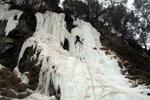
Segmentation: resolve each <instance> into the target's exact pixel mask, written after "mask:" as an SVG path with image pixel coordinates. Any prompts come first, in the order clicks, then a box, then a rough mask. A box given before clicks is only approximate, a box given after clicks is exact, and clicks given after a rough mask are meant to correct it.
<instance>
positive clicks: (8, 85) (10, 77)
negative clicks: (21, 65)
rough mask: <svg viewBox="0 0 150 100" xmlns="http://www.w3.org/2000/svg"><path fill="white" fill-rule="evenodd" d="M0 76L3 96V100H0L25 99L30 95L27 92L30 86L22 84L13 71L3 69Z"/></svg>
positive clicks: (0, 87)
mask: <svg viewBox="0 0 150 100" xmlns="http://www.w3.org/2000/svg"><path fill="white" fill-rule="evenodd" d="M0 74H1V75H0V95H1V96H3V97H2V98H3V99H2V98H0V99H2V100H5V99H6V100H7V98H9V97H10V98H12V97H13V98H24V97H26V96H28V95H29V94H30V93H29V92H27V91H26V89H27V86H28V85H27V84H24V83H22V82H21V79H20V78H19V77H18V76H17V75H16V74H14V73H13V72H12V71H11V70H9V69H7V68H2V69H1V70H0ZM5 97H7V98H5Z"/></svg>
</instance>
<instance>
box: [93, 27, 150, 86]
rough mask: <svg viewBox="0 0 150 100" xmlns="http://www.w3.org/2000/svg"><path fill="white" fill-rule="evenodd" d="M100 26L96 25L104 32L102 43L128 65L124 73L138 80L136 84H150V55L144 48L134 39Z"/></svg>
mask: <svg viewBox="0 0 150 100" xmlns="http://www.w3.org/2000/svg"><path fill="white" fill-rule="evenodd" d="M99 26H100V25H99V24H98V26H97V25H95V27H96V29H97V30H98V31H99V32H100V33H102V34H101V35H102V36H101V43H102V45H104V46H105V47H106V48H107V49H109V50H112V51H114V52H115V53H116V54H117V56H118V57H119V58H120V59H121V60H122V61H121V64H122V65H124V66H125V67H126V70H122V73H123V74H126V75H127V77H128V76H129V77H128V78H130V79H132V80H134V81H136V82H137V83H136V84H147V85H150V57H149V56H148V55H147V54H146V53H145V52H144V50H143V49H142V48H141V47H140V46H139V45H138V44H137V43H136V42H135V41H134V40H125V39H124V38H123V37H121V36H117V34H114V33H111V32H110V31H108V30H107V29H106V28H102V27H99Z"/></svg>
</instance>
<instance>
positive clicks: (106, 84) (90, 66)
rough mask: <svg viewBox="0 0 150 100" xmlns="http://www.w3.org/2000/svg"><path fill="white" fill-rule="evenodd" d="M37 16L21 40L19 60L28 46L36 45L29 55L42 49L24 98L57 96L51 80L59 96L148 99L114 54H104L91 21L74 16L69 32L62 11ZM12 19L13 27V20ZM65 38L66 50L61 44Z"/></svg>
mask: <svg viewBox="0 0 150 100" xmlns="http://www.w3.org/2000/svg"><path fill="white" fill-rule="evenodd" d="M9 12H16V13H15V14H16V15H17V16H18V18H19V16H20V15H21V12H19V13H18V11H9ZM9 12H8V13H9ZM6 15H7V13H6V14H4V15H3V16H6ZM7 16H8V15H7ZM7 16H6V17H7ZM12 16H14V15H13V14H12ZM36 18H37V27H36V32H35V33H34V35H33V36H32V37H30V38H29V39H27V40H26V41H25V42H24V44H23V47H22V50H21V52H20V56H19V59H18V63H19V61H20V59H21V58H22V57H23V54H24V52H25V50H26V49H27V48H28V47H32V46H33V49H35V47H36V46H37V47H36V52H35V54H34V55H33V57H32V59H36V58H37V53H38V52H39V51H41V52H40V55H39V58H38V60H39V62H40V61H42V68H41V71H40V77H39V84H38V87H37V89H36V91H35V93H33V94H32V95H31V96H29V97H27V98H25V99H24V100H57V99H56V98H55V97H54V96H51V97H50V96H49V92H48V91H49V90H48V89H49V86H50V85H49V84H50V81H52V82H53V84H54V88H55V90H56V91H57V90H58V89H59V88H60V93H61V97H60V100H150V97H149V96H147V95H145V94H141V92H147V90H144V89H142V88H131V87H130V86H131V83H130V82H129V80H128V79H126V78H125V76H123V75H122V74H121V69H120V66H119V64H118V60H117V59H115V57H114V56H115V54H113V53H112V54H111V55H106V53H105V51H104V50H102V48H104V47H103V46H102V45H101V42H100V33H99V32H97V31H96V29H94V28H93V27H92V25H91V24H90V23H87V22H84V21H82V20H79V19H77V20H75V21H74V24H75V25H76V27H75V28H73V29H72V31H71V33H70V32H68V30H67V29H66V22H65V20H64V19H65V15H64V14H57V13H53V12H49V11H47V12H46V13H45V14H42V13H36ZM8 20H11V16H10V19H8ZM11 23H13V24H12V27H13V28H15V26H16V20H11ZM7 24H8V23H7ZM9 27H10V25H7V27H6V30H7V29H11V28H12V27H11V28H9ZM11 30H12V29H11ZM11 30H9V31H11ZM9 31H6V35H8V33H9ZM65 39H67V40H68V43H69V51H67V50H64V49H63V47H62V44H64V41H65ZM37 64H38V63H37ZM16 69H17V68H16ZM20 77H21V76H20ZM23 77H25V76H24V75H23ZM24 79H25V78H23V81H24Z"/></svg>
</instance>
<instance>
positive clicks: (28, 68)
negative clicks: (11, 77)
mask: <svg viewBox="0 0 150 100" xmlns="http://www.w3.org/2000/svg"><path fill="white" fill-rule="evenodd" d="M35 49H36V48H35ZM34 53H35V50H33V48H32V47H29V48H27V49H26V50H25V53H24V55H23V58H22V59H21V60H20V62H19V66H18V68H19V70H20V72H21V73H25V72H29V73H28V75H27V76H28V79H29V88H30V89H33V90H35V89H36V88H37V85H38V81H39V73H40V69H41V64H42V62H39V61H38V56H39V54H40V51H39V53H37V58H36V59H31V57H32V56H33V55H34ZM37 63H39V64H37Z"/></svg>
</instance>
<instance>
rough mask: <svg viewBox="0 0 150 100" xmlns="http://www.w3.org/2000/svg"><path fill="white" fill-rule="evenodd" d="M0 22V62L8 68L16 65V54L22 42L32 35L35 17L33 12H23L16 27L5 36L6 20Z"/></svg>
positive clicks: (17, 54)
mask: <svg viewBox="0 0 150 100" xmlns="http://www.w3.org/2000/svg"><path fill="white" fill-rule="evenodd" d="M1 22H2V23H1V24H0V63H1V64H2V65H4V66H6V67H7V68H9V69H13V68H14V67H16V65H17V61H18V56H19V53H20V50H21V47H22V44H23V42H24V41H25V40H26V39H27V38H28V37H30V36H32V34H33V32H34V31H35V27H36V18H35V16H34V14H29V13H26V12H25V13H23V14H22V15H21V17H20V19H19V24H18V25H17V27H16V29H14V30H13V31H11V32H10V33H9V36H7V37H6V36H5V27H6V23H7V21H1Z"/></svg>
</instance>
